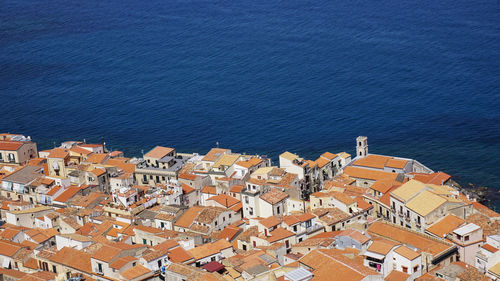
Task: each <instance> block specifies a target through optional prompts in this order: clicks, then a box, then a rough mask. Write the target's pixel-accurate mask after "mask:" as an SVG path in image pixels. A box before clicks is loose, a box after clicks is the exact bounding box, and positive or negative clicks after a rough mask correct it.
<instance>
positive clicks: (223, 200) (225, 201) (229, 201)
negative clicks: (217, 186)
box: [207, 193, 240, 208]
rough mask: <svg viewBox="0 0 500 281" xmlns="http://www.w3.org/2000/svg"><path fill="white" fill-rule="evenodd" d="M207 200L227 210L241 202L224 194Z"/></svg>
mask: <svg viewBox="0 0 500 281" xmlns="http://www.w3.org/2000/svg"><path fill="white" fill-rule="evenodd" d="M207 200H213V201H215V202H217V203H219V204H220V205H222V206H224V207H226V208H229V207H231V206H233V205H236V204H238V203H239V202H240V200H238V199H236V198H233V197H231V196H229V195H227V194H223V193H222V194H219V195H216V196H212V197H210V198H208V199H207Z"/></svg>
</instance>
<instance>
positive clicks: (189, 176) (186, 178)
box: [179, 173, 198, 181]
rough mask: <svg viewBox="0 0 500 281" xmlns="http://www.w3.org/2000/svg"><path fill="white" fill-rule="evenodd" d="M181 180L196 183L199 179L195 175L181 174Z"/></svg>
mask: <svg viewBox="0 0 500 281" xmlns="http://www.w3.org/2000/svg"><path fill="white" fill-rule="evenodd" d="M179 178H180V179H185V180H190V181H194V180H196V179H197V178H198V176H197V175H193V174H186V173H183V174H179Z"/></svg>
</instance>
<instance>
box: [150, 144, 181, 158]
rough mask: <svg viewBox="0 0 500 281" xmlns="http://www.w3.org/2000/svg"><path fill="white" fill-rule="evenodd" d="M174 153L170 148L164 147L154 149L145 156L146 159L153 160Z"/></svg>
mask: <svg viewBox="0 0 500 281" xmlns="http://www.w3.org/2000/svg"><path fill="white" fill-rule="evenodd" d="M172 151H174V149H173V148H170V147H163V146H157V147H155V148H153V149H151V150H150V151H149V152H148V153H146V154H145V155H144V156H145V157H151V158H162V157H164V156H165V155H167V154H169V153H171V152H172Z"/></svg>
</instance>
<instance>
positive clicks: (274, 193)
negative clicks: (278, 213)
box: [260, 188, 289, 205]
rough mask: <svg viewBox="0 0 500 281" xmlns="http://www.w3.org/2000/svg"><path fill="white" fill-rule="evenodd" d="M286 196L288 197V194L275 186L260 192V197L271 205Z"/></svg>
mask: <svg viewBox="0 0 500 281" xmlns="http://www.w3.org/2000/svg"><path fill="white" fill-rule="evenodd" d="M288 197H289V196H288V194H286V193H285V192H283V191H280V190H278V189H276V188H271V190H269V191H268V192H266V193H264V194H262V195H261V196H260V199H262V200H264V201H266V202H267V203H269V204H271V205H274V204H277V203H279V202H281V201H283V200H285V199H286V198H288Z"/></svg>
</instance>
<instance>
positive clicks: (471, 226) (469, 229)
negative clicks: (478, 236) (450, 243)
mask: <svg viewBox="0 0 500 281" xmlns="http://www.w3.org/2000/svg"><path fill="white" fill-rule="evenodd" d="M480 228H481V227H480V226H478V225H475V224H473V223H469V224H466V225H464V226H462V227H459V228H457V229H455V230H453V232H454V233H456V234H458V235H461V236H464V235H465V234H468V233H471V232H473V231H476V230H478V229H480Z"/></svg>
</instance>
